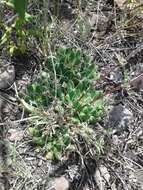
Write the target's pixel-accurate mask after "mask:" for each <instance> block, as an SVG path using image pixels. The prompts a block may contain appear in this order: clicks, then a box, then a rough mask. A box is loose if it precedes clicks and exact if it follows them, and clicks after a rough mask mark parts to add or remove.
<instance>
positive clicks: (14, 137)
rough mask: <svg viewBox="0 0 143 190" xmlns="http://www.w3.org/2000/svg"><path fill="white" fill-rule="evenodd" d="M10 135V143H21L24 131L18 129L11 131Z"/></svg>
mask: <svg viewBox="0 0 143 190" xmlns="http://www.w3.org/2000/svg"><path fill="white" fill-rule="evenodd" d="M8 133H9V134H10V136H9V138H8V139H9V140H10V141H20V140H21V139H22V138H23V136H24V134H23V131H21V130H18V129H9V131H8Z"/></svg>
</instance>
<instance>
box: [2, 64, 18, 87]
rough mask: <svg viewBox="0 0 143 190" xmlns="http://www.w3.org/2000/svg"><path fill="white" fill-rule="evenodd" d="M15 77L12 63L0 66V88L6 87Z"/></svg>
mask: <svg viewBox="0 0 143 190" xmlns="http://www.w3.org/2000/svg"><path fill="white" fill-rule="evenodd" d="M14 79H15V69H14V66H13V65H8V66H7V67H3V68H0V89H7V88H9V87H10V86H11V85H12V84H13V83H14Z"/></svg>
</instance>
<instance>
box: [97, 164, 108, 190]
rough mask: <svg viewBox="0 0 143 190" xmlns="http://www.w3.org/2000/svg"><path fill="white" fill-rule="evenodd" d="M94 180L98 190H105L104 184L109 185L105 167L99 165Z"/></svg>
mask: <svg viewBox="0 0 143 190" xmlns="http://www.w3.org/2000/svg"><path fill="white" fill-rule="evenodd" d="M95 180H96V183H97V186H98V188H99V190H104V189H105V188H106V187H105V185H106V182H108V183H109V180H110V174H109V172H108V170H107V168H106V167H105V166H103V165H101V166H100V167H99V168H97V170H96V172H95Z"/></svg>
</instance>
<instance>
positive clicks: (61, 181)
mask: <svg viewBox="0 0 143 190" xmlns="http://www.w3.org/2000/svg"><path fill="white" fill-rule="evenodd" d="M51 188H53V189H54V190H68V189H69V182H68V180H67V179H66V178H65V177H64V176H61V177H59V178H56V179H55V180H54V181H53V185H52V187H51Z"/></svg>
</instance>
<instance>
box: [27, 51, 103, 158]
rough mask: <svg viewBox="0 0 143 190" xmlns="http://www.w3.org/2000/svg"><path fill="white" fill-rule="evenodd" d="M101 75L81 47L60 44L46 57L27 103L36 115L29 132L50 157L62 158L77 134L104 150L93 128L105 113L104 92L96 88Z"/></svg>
mask: <svg viewBox="0 0 143 190" xmlns="http://www.w3.org/2000/svg"><path fill="white" fill-rule="evenodd" d="M99 78H100V75H99V73H98V71H97V67H96V65H95V64H93V63H92V61H91V58H90V57H89V56H87V55H85V54H84V53H82V51H81V50H79V49H74V48H65V47H60V48H58V50H57V52H56V53H55V54H53V55H50V56H49V57H48V58H47V61H46V63H45V66H44V70H43V71H41V73H40V75H39V76H38V77H37V78H36V80H35V81H34V82H33V83H32V84H30V85H28V86H27V89H26V94H24V101H25V104H26V105H28V106H29V107H32V108H33V109H32V110H31V109H29V110H30V112H31V114H32V115H36V116H37V117H36V119H35V120H34V119H33V121H32V123H31V127H30V128H29V133H30V134H31V135H32V137H33V138H32V141H33V143H34V144H36V145H37V146H38V147H42V148H44V150H45V152H46V153H47V155H48V156H47V157H50V158H56V159H59V158H61V156H62V155H63V154H64V153H65V152H66V151H67V150H69V149H73V147H75V146H74V139H78V136H81V137H82V138H84V140H85V141H87V143H89V144H90V145H91V146H95V148H96V149H97V151H98V150H99V151H98V152H100V151H101V148H99V146H98V148H99V149H98V148H97V146H96V145H97V141H98V140H97V138H96V135H95V131H94V129H92V128H90V125H94V124H95V123H96V122H97V121H99V120H100V119H101V118H102V116H103V113H104V111H103V108H104V104H105V102H104V99H103V93H102V91H100V90H97V89H96V81H97V80H98V79H99ZM102 143H103V142H102ZM102 143H101V144H102ZM101 147H102V146H101ZM49 155H50V156H49Z"/></svg>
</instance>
